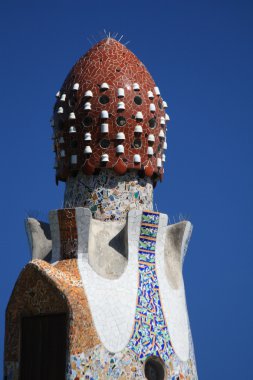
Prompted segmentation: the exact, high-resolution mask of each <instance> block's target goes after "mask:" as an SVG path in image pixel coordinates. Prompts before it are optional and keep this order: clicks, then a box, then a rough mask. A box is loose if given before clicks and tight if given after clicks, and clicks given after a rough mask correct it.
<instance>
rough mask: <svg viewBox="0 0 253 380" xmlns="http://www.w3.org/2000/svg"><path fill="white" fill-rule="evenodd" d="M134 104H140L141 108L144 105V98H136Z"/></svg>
mask: <svg viewBox="0 0 253 380" xmlns="http://www.w3.org/2000/svg"><path fill="white" fill-rule="evenodd" d="M134 102H135V104H138V106H140V105H141V104H142V98H141V97H140V96H135V97H134Z"/></svg>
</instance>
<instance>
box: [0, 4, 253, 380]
mask: <svg viewBox="0 0 253 380" xmlns="http://www.w3.org/2000/svg"><path fill="white" fill-rule="evenodd" d="M0 17H1V20H0V28H1V33H0V38H1V45H0V46H1V48H0V56H1V61H0V64H1V71H0V76H1V82H0V83H1V103H0V104H1V149H0V154H1V163H2V165H1V168H2V170H1V178H2V181H1V183H2V185H1V199H2V217H1V239H0V244H1V265H0V270H1V273H0V279H1V280H0V281H1V313H0V316H1V337H0V343H1V350H2V348H3V329H4V310H5V307H6V303H7V300H8V298H9V296H10V293H11V290H12V288H13V286H14V283H15V280H16V278H17V276H18V274H19V272H20V270H21V268H22V267H23V266H24V265H25V264H26V262H27V261H28V260H29V249H28V244H27V239H26V235H25V231H24V222H23V221H24V218H25V217H26V215H27V213H28V214H30V215H31V214H32V215H35V216H36V215H38V216H39V217H41V218H46V217H47V213H48V211H49V210H51V209H55V208H60V207H61V206H62V199H63V189H64V187H63V185H60V186H59V187H58V188H57V187H56V186H55V184H54V172H53V169H52V167H53V152H52V150H51V145H52V142H51V140H50V137H51V129H50V125H49V119H50V116H51V113H52V106H53V104H54V95H55V93H56V91H57V90H58V89H59V87H60V86H61V84H62V82H63V80H64V78H65V76H66V74H67V73H68V70H69V69H70V68H71V67H72V65H73V64H74V63H75V61H76V60H77V58H78V57H79V56H80V55H82V54H83V53H84V52H86V51H87V50H88V49H89V47H90V44H89V42H88V40H87V37H89V36H91V35H94V36H95V38H97V39H99V32H100V31H102V30H103V29H104V28H105V29H106V30H110V31H113V32H119V33H120V34H124V35H125V37H124V39H123V41H124V42H127V41H128V40H130V41H131V42H130V43H129V44H128V45H127V46H128V47H129V48H130V49H131V50H132V51H133V52H134V53H135V54H136V55H137V56H138V57H139V58H140V59H141V60H142V61H143V62H144V64H145V65H146V66H147V68H148V69H149V71H150V72H151V74H152V75H153V77H154V79H155V81H156V82H157V83H158V85H159V87H160V90H161V92H162V95H163V97H164V98H165V99H166V100H167V102H168V104H169V114H170V116H171V124H170V127H169V130H168V152H167V167H166V176H165V179H164V182H163V183H162V184H161V185H158V187H157V189H156V203H157V206H158V209H159V211H161V212H164V213H168V214H169V216H170V218H171V220H172V221H173V220H174V219H175V221H178V219H179V215H180V214H183V216H186V217H188V218H189V219H190V220H191V221H192V223H193V225H194V231H193V236H192V240H191V243H190V246H189V250H188V254H187V257H186V260H185V266H184V277H185V284H186V293H187V300H188V308H189V315H190V321H191V326H192V332H193V338H194V344H195V351H196V358H197V364H198V371H199V377H200V379H201V380H213V379H215V380H221V379H225V380H227V379H229V380H234V379H246V380H251V379H253V364H252V362H253V350H252V341H253V316H252V314H253V294H252V289H253V276H252V267H253V250H252V247H253V244H252V243H253V238H252V236H253V223H252V215H253V168H252V167H253V144H252V138H253V123H252V120H253V116H252V114H253V112H252V110H253V74H252V72H253V2H252V0H251V1H246V0H240V1H239V0H238V1H234V0H230V1H229V0H228V1H225V0H219V1H218V0H213V1H206V0H199V1H196V0H192V1H189V0H182V1H171V0H167V1H165V0H164V1H162V0H157V1H154V0H153V1H151V0H149V1H148V0H146V1H143V0H139V1H124V2H123V1H122V2H120V1H114V0H112V1H111V0H109V1H95V0H94V1H79V0H75V1H65V0H61V1H53V0H51V1H47V0H44V1H34V0H33V1H25V0H24V1H5V2H4V1H1V4H0ZM173 218H174V219H173ZM1 354H2V351H1ZM0 376H1V375H0Z"/></svg>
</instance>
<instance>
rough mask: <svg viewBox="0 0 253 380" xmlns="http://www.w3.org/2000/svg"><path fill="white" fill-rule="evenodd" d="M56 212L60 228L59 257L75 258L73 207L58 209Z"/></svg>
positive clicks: (76, 239)
mask: <svg viewBox="0 0 253 380" xmlns="http://www.w3.org/2000/svg"><path fill="white" fill-rule="evenodd" d="M57 213H58V222H59V230H60V244H61V246H60V252H61V259H62V260H65V259H74V258H77V247H78V236H77V227H76V212H75V209H74V208H73V209H60V210H58V211H57Z"/></svg>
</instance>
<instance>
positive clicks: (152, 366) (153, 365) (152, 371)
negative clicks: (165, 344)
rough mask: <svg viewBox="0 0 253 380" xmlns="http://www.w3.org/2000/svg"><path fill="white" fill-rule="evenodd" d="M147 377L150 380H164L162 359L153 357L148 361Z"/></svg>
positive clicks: (146, 366) (146, 367)
mask: <svg viewBox="0 0 253 380" xmlns="http://www.w3.org/2000/svg"><path fill="white" fill-rule="evenodd" d="M144 370H145V377H146V379H148V380H164V378H165V369H164V363H163V361H162V360H161V359H160V358H157V357H152V358H149V359H147V360H146V363H145V369H144Z"/></svg>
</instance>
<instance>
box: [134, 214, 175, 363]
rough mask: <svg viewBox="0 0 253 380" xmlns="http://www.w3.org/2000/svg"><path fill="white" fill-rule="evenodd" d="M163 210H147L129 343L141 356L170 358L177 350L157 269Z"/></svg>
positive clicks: (140, 247) (140, 248) (141, 236)
mask: <svg viewBox="0 0 253 380" xmlns="http://www.w3.org/2000/svg"><path fill="white" fill-rule="evenodd" d="M158 224H159V213H156V212H150V211H144V212H143V213H142V223H141V230H140V240H139V259H138V261H139V288H138V300H137V306H136V314H135V326H134V334H133V336H132V338H131V340H130V342H129V344H128V347H129V348H130V349H131V350H133V351H134V352H135V353H136V354H137V355H138V356H139V358H140V359H141V360H145V359H146V358H147V357H148V356H152V355H155V356H159V357H160V358H162V359H163V360H164V361H167V360H168V359H169V357H170V356H171V355H172V354H173V349H172V346H171V341H170V335H169V332H168V329H167V326H166V322H165V319H164V315H163V311H162V306H161V301H160V296H159V285H158V279H157V275H156V270H155V248H156V238H157V231H158Z"/></svg>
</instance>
